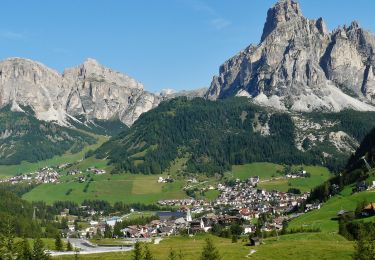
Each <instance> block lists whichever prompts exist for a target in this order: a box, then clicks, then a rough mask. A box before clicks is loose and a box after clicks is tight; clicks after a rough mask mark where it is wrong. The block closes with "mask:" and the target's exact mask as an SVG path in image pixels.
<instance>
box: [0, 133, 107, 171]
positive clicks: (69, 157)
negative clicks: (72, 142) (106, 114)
mask: <svg viewBox="0 0 375 260" xmlns="http://www.w3.org/2000/svg"><path fill="white" fill-rule="evenodd" d="M91 135H93V136H95V137H96V139H97V142H96V143H95V144H93V145H89V146H86V147H85V148H84V149H82V151H80V152H78V153H70V152H67V153H65V154H63V155H61V156H54V157H53V158H51V159H47V160H43V161H39V162H35V163H30V162H25V161H23V162H22V163H20V164H16V165H0V178H5V177H10V176H14V175H17V174H19V173H29V172H33V171H36V170H38V169H40V168H43V167H46V166H56V165H59V164H63V163H73V162H76V161H79V160H81V159H83V158H84V156H85V153H87V152H88V151H89V150H95V149H96V148H98V147H99V146H101V145H102V144H103V143H104V142H105V141H107V140H108V137H105V136H101V135H94V134H91Z"/></svg>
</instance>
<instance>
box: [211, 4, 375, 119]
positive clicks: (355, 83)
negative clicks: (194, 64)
mask: <svg viewBox="0 0 375 260" xmlns="http://www.w3.org/2000/svg"><path fill="white" fill-rule="evenodd" d="M374 51H375V37H374V36H373V35H372V34H371V33H369V32H368V31H366V30H364V29H362V28H361V27H360V26H359V25H358V23H357V22H353V23H352V24H351V25H350V26H349V27H346V26H344V27H341V28H338V29H336V30H334V31H333V32H329V31H328V29H327V27H326V25H325V22H324V20H323V19H322V18H319V19H318V20H309V19H307V18H305V17H304V16H303V15H302V11H301V9H300V6H299V4H298V2H296V1H294V0H280V1H279V2H278V3H276V4H275V5H274V6H273V7H272V8H271V9H269V11H268V14H267V20H266V23H265V25H264V29H263V35H262V37H261V42H260V43H259V44H258V45H250V46H249V47H247V48H246V49H245V50H243V51H241V52H240V53H238V54H237V55H236V56H234V57H233V58H231V59H229V60H228V61H226V62H225V63H224V64H223V65H222V66H221V67H220V73H219V75H218V76H215V77H214V78H213V81H212V83H211V86H210V88H209V90H208V92H207V93H206V97H207V98H208V99H222V98H226V97H229V96H235V95H237V96H246V97H249V98H250V99H251V100H252V101H253V102H254V103H257V104H260V105H265V106H270V107H273V108H276V109H278V110H285V111H287V110H289V111H303V112H311V111H321V110H324V111H334V112H337V111H341V110H343V109H346V108H350V109H354V110H358V111H374V110H375V106H374V104H375V99H374V97H375V68H374V65H375V55H374Z"/></svg>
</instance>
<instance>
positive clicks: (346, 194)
mask: <svg viewBox="0 0 375 260" xmlns="http://www.w3.org/2000/svg"><path fill="white" fill-rule="evenodd" d="M351 189H352V188H351V187H347V188H345V189H344V190H343V191H342V192H341V193H340V194H339V195H336V196H335V197H333V198H331V199H330V200H328V201H327V202H326V203H324V204H323V205H322V207H321V208H320V209H319V210H313V211H310V212H308V213H306V214H305V215H303V216H301V217H298V218H296V219H295V220H293V221H291V222H290V224H289V228H297V227H301V226H302V227H314V228H320V229H321V230H322V231H324V232H337V231H338V221H337V220H334V219H335V218H336V217H337V213H338V212H339V211H340V210H342V209H343V210H347V211H354V210H355V208H356V206H357V203H358V202H361V201H363V200H365V199H366V200H367V201H368V202H374V201H375V191H365V192H360V193H355V194H351ZM372 219H374V218H372ZM364 220H366V219H364Z"/></svg>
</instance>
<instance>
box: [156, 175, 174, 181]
mask: <svg viewBox="0 0 375 260" xmlns="http://www.w3.org/2000/svg"><path fill="white" fill-rule="evenodd" d="M172 182H174V180H173V179H172V177H171V176H169V175H168V176H167V178H164V177H162V176H160V177H159V178H158V183H172Z"/></svg>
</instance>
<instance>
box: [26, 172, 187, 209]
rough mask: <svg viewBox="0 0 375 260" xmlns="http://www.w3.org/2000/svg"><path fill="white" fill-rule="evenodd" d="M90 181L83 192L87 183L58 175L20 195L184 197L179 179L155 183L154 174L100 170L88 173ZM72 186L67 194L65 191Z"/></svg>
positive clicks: (112, 198) (109, 198)
mask: <svg viewBox="0 0 375 260" xmlns="http://www.w3.org/2000/svg"><path fill="white" fill-rule="evenodd" d="M92 176H93V178H94V181H93V182H91V183H90V185H89V187H88V190H87V192H84V188H85V186H86V184H87V182H85V183H78V182H77V181H74V180H73V177H65V178H62V180H63V182H62V183H60V184H43V185H39V186H38V187H36V188H34V189H33V190H31V191H30V192H28V193H26V194H25V195H24V196H23V198H24V199H26V200H28V201H38V200H43V201H45V202H46V203H49V204H50V203H53V202H54V201H58V200H70V201H74V202H77V203H81V202H82V201H83V200H85V199H99V200H106V201H109V202H110V203H114V202H117V201H123V202H125V203H135V202H139V203H146V204H150V203H155V202H156V201H158V200H161V199H180V198H185V197H186V194H185V192H183V191H182V185H183V184H182V182H180V181H175V182H173V183H170V184H169V183H168V184H167V183H163V184H160V183H157V178H158V175H142V174H115V175H111V174H103V175H96V176H94V175H92ZM69 189H72V191H71V193H70V194H69V195H66V193H67V191H68V190H69Z"/></svg>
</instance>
